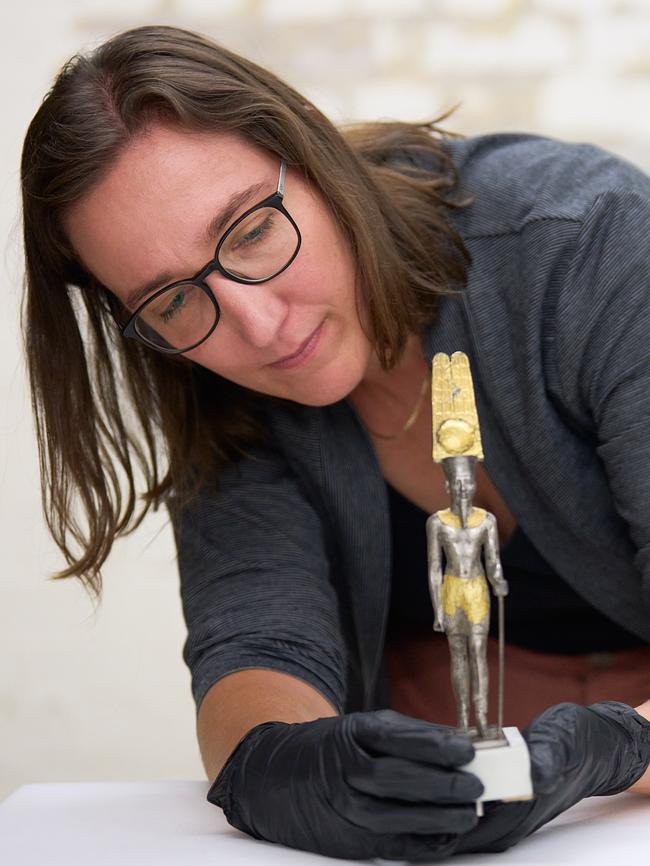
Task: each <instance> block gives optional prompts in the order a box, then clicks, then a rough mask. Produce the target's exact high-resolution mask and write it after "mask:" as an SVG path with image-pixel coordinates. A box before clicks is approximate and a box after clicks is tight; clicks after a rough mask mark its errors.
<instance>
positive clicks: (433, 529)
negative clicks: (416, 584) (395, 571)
mask: <svg viewBox="0 0 650 866" xmlns="http://www.w3.org/2000/svg"><path fill="white" fill-rule="evenodd" d="M427 555H428V560H429V593H430V595H431V603H432V604H433V613H434V621H433V630H434V631H444V628H443V625H442V579H443V578H442V547H441V544H440V521H439V520H438V518H437V516H436V515H435V514H431V515H429V517H428V519H427Z"/></svg>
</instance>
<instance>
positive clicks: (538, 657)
mask: <svg viewBox="0 0 650 866" xmlns="http://www.w3.org/2000/svg"><path fill="white" fill-rule="evenodd" d="M504 657H505V681H504V682H505V690H504V702H503V705H504V713H503V716H504V718H503V723H504V725H516V726H517V727H518V728H524V727H526V725H527V724H528V722H530V721H531V720H532V719H534V718H535V716H537V715H539V714H540V713H541V712H542V711H543V710H545V709H546V708H547V707H550V706H552V705H553V704H557V703H559V702H560V701H573V702H575V703H577V704H583V705H587V704H592V703H595V702H597V701H608V700H609V701H623V702H624V703H626V704H629V705H630V706H632V707H636V706H638V705H639V704H642V703H644V701H647V700H648V699H650V646H643V647H638V648H635V649H629V650H619V651H616V652H611V653H609V652H608V653H591V654H588V655H547V654H546V653H538V652H533V651H532V650H527V649H522V648H520V647H516V646H511V645H508V644H506V647H505V653H504ZM384 663H385V665H386V673H387V675H388V681H389V684H390V689H391V702H390V706H391V708H392V709H394V710H397V711H398V712H400V713H404V714H405V715H408V716H413V717H415V718H419V719H425V720H426V721H431V722H438V723H440V724H445V725H456V724H457V722H458V720H457V717H456V704H455V701H454V695H453V692H452V688H451V676H450V664H449V647H448V644H447V638H446V636H445V635H444V634H441V633H439V632H433V631H432V632H431V633H430V634H424V635H415V636H413V637H410V636H409V637H401V636H400V637H395V636H393V637H389V638H388V640H387V641H386V646H385V650H384ZM488 665H489V671H490V700H489V714H488V721H489V722H490V723H491V724H492V723H496V720H497V682H498V641H497V640H496V639H494V638H488ZM470 724H474V716H473V707H472V708H471V715H470Z"/></svg>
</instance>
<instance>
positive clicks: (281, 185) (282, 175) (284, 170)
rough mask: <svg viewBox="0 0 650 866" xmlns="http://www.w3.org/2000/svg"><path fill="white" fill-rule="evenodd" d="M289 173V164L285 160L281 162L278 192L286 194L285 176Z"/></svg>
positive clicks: (282, 194)
mask: <svg viewBox="0 0 650 866" xmlns="http://www.w3.org/2000/svg"><path fill="white" fill-rule="evenodd" d="M286 173H287V164H286V162H285V161H284V160H282V161H281V162H280V177H279V178H278V193H279V194H280V195H281V196H284V178H285V175H286Z"/></svg>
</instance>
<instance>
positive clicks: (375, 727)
mask: <svg viewBox="0 0 650 866" xmlns="http://www.w3.org/2000/svg"><path fill="white" fill-rule="evenodd" d="M354 738H355V740H356V741H357V742H358V743H359V745H361V746H362V747H363V748H364V749H366V751H368V752H369V753H370V754H376V755H393V756H394V757H396V758H410V759H411V760H415V761H421V762H426V763H431V764H437V765H439V766H442V767H454V766H458V765H460V764H467V763H469V761H471V760H472V758H473V757H474V747H473V746H472V744H471V742H470V740H469V737H467V736H466V735H464V734H459V733H458V732H457V731H456V730H455V729H454V728H450V727H448V726H447V725H436V724H434V723H433V722H425V721H422V720H421V719H413V718H411V717H410V716H404V715H402V713H398V712H395V711H394V710H380V711H378V712H376V713H360V714H359V715H358V718H357V719H356V721H355V725H354Z"/></svg>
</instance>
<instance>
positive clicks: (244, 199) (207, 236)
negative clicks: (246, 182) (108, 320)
mask: <svg viewBox="0 0 650 866" xmlns="http://www.w3.org/2000/svg"><path fill="white" fill-rule="evenodd" d="M263 186H264V183H263V182H261V183H255V184H252V185H251V186H248V187H246V189H243V190H241V191H240V192H236V193H233V195H231V196H230V198H229V199H228V201H227V202H226V204H225V205H224V206H223V207H222V208H221V210H220V211H219V212H218V213H217V214H216V216H214V217H213V218H212V219H211V220H210V222H209V223H208V224H207V226H206V227H205V229H204V231H203V234H202V241H203V242H204V243H210V241H214V242H215V243H216V242H217V240H218V239H219V236H220V235H221V233H222V232H223V230H224V229H225V227H226V226H227V225H228V223H229V222H230V220H231V219H232V218H233V216H234V215H235V214H236V213H237V211H238V210H239V209H240V208H241V207H242V206H243V205H244V204H247V203H248V202H249V201H250V200H251V199H252V198H253V196H254V195H256V194H257V193H259V192H260V190H261V189H262V187H263ZM173 277H174V275H173V274H172V273H170V272H169V271H162V272H161V273H159V274H157V275H156V276H155V277H154V278H153V279H151V280H148V281H147V282H146V283H144V284H143V285H141V286H138V287H137V288H135V289H132V290H131V291H130V292H129V294H128V295H127V296H126V300H125V304H126V306H127V307H130V308H131V309H135V307H137V306H138V304H139V303H140V302H141V301H142V300H144V298H146V297H147V295H149V294H151V292H153V291H155V290H156V289H158V288H162V286H164V285H165V283H169V282H171V281H172V279H173Z"/></svg>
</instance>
